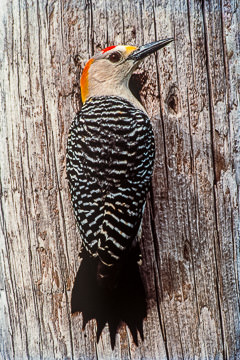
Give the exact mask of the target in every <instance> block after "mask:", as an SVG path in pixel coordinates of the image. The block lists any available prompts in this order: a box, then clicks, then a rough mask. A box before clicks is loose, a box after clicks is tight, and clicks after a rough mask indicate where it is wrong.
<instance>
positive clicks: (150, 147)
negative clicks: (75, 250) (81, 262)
mask: <svg viewBox="0 0 240 360" xmlns="http://www.w3.org/2000/svg"><path fill="white" fill-rule="evenodd" d="M67 153H68V155H67V174H68V179H69V183H70V191H71V196H72V202H73V207H74V212H75V216H76V219H77V223H78V226H79V229H80V233H81V237H82V239H83V243H84V245H85V247H86V248H87V250H88V251H89V252H90V253H91V254H92V255H93V256H97V255H99V256H100V258H101V259H102V261H104V262H105V263H108V264H110V263H112V262H114V261H117V260H118V259H119V258H120V257H121V254H122V253H123V252H124V251H125V250H126V249H128V248H129V247H130V246H131V243H132V241H133V240H134V239H135V237H136V235H137V232H138V229H139V226H140V223H141V218H142V211H143V206H144V203H145V199H146V194H147V192H148V189H149V185H150V180H151V175H152V169H153V160H154V138H153V132H152V128H151V124H150V120H149V119H148V117H147V116H146V115H145V114H144V113H143V112H142V111H141V110H138V109H136V108H135V107H134V106H133V105H132V104H130V103H129V102H127V101H126V100H124V99H121V98H117V97H99V98H92V99H90V101H88V102H86V103H85V104H84V106H83V108H82V110H81V112H80V113H79V114H78V115H77V116H76V118H75V119H74V121H73V124H72V126H71V129H70V136H69V140H68V151H67Z"/></svg>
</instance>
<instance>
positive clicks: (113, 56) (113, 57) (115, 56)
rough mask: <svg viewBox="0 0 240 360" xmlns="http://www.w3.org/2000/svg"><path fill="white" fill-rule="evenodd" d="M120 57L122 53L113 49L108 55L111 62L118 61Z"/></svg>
mask: <svg viewBox="0 0 240 360" xmlns="http://www.w3.org/2000/svg"><path fill="white" fill-rule="evenodd" d="M121 58H122V55H121V54H120V52H118V51H115V52H113V53H112V54H110V55H109V57H108V59H109V60H110V61H111V62H112V63H116V62H118V61H120V60H121Z"/></svg>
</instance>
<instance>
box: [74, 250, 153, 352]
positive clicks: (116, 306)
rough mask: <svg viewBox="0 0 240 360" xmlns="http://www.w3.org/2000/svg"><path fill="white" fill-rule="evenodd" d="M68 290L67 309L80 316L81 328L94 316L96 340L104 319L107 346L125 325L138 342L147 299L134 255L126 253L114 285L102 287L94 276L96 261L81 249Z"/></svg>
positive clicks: (112, 343)
mask: <svg viewBox="0 0 240 360" xmlns="http://www.w3.org/2000/svg"><path fill="white" fill-rule="evenodd" d="M81 257H82V262H81V264H80V267H79V270H78V273H77V276H76V279H75V283H74V286H73V290H72V299H71V312H72V314H74V313H77V312H80V313H82V316H83V329H84V328H85V326H86V324H87V323H88V321H90V320H91V319H96V323H97V341H99V338H100V335H101V333H102V330H103V329H104V327H105V325H106V324H107V323H108V326H109V332H110V339H111V347H112V349H114V346H115V339H116V334H117V331H118V329H119V328H120V327H121V325H122V323H126V325H127V326H128V328H129V330H130V332H131V334H132V337H133V341H134V343H135V344H136V346H138V333H139V334H140V337H141V339H142V341H143V340H144V335H143V319H144V318H145V317H146V316H147V301H146V294H145V289H144V286H143V283H142V279H141V275H140V272H139V267H138V264H137V262H136V261H135V258H134V255H131V256H129V257H128V259H127V261H126V263H125V264H124V268H123V270H122V272H121V276H120V278H119V282H118V285H117V286H116V287H115V288H114V289H112V290H111V291H110V290H108V289H102V288H100V287H99V286H98V284H97V280H96V270H97V269H96V266H97V265H96V264H95V263H94V261H93V260H92V259H91V258H89V255H87V254H86V253H85V251H84V252H83V254H81Z"/></svg>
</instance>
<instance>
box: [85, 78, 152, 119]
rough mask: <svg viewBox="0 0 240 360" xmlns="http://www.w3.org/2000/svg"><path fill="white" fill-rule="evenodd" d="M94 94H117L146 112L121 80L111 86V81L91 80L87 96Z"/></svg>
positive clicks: (126, 84)
mask: <svg viewBox="0 0 240 360" xmlns="http://www.w3.org/2000/svg"><path fill="white" fill-rule="evenodd" d="M94 96H118V97H121V98H123V99H125V100H127V101H129V102H131V103H132V104H133V105H134V106H135V107H136V108H137V109H140V110H142V111H143V112H144V113H146V110H145V109H144V107H143V105H142V104H141V103H140V102H139V101H138V99H137V98H136V97H135V96H134V95H133V93H132V92H131V90H130V89H129V87H128V82H123V83H120V84H116V85H115V86H112V84H111V83H109V84H108V83H107V82H106V83H99V82H97V81H96V82H95V81H93V82H91V87H90V89H89V91H88V95H87V98H86V100H87V99H88V98H90V97H94Z"/></svg>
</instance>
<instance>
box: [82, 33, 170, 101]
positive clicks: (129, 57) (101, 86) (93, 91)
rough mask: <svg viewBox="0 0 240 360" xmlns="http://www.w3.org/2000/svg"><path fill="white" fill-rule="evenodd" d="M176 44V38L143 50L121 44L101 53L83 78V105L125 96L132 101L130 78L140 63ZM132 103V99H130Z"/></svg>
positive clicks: (142, 47) (87, 68) (144, 47)
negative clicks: (96, 99)
mask: <svg viewBox="0 0 240 360" xmlns="http://www.w3.org/2000/svg"><path fill="white" fill-rule="evenodd" d="M171 41H173V39H172V38H170V39H164V40H160V41H156V42H152V43H149V44H146V45H143V46H140V47H136V46H129V45H127V46H125V45H117V46H110V47H107V48H106V49H104V50H102V51H100V52H99V53H98V54H96V55H95V56H94V57H93V58H92V59H90V60H89V61H88V62H87V64H86V66H85V68H84V70H83V73H82V76H81V81H80V85H81V94H82V101H83V103H84V102H85V101H86V100H87V99H88V98H90V97H92V96H107V95H110V96H111V95H113V96H121V97H124V98H127V99H129V97H131V96H133V95H132V94H131V95H130V90H129V88H128V84H129V80H130V77H131V75H132V73H133V71H134V70H135V69H136V68H137V66H138V65H139V63H140V62H141V61H142V60H143V59H144V58H145V57H146V56H148V55H150V54H152V53H153V52H155V51H157V50H159V49H161V48H162V47H164V46H165V45H167V44H169V43H170V42H171ZM129 100H130V101H131V99H129Z"/></svg>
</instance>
